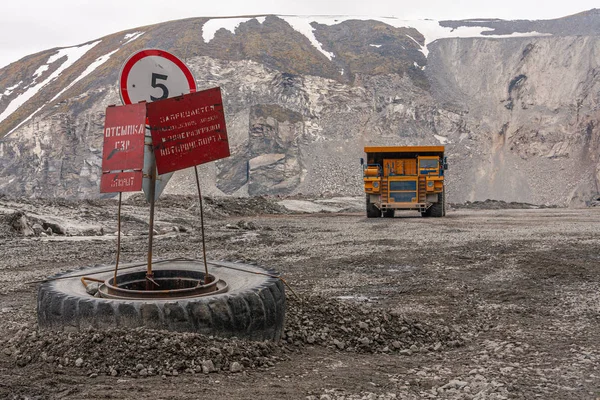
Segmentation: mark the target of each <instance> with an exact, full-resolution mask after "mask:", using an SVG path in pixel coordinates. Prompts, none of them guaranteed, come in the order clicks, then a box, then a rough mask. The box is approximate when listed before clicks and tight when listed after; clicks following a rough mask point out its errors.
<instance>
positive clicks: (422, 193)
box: [419, 175, 427, 203]
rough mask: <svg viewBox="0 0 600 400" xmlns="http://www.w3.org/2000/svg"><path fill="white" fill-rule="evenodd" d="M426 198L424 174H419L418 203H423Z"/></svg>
mask: <svg viewBox="0 0 600 400" xmlns="http://www.w3.org/2000/svg"><path fill="white" fill-rule="evenodd" d="M426 199H427V182H426V180H425V176H424V175H419V203H425V200H426Z"/></svg>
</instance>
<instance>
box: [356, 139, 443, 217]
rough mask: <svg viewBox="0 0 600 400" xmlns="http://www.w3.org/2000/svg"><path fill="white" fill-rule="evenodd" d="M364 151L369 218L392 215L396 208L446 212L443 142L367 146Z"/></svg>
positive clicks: (424, 212) (436, 214)
mask: <svg viewBox="0 0 600 400" xmlns="http://www.w3.org/2000/svg"><path fill="white" fill-rule="evenodd" d="M365 153H366V154H367V159H366V162H365V160H364V159H361V164H362V167H363V179H364V184H365V193H366V197H367V217H368V218H379V217H381V216H384V217H386V218H391V217H393V216H394V212H395V211H396V210H416V211H419V212H420V213H421V215H422V216H423V217H443V216H444V215H446V202H445V197H446V196H445V187H444V171H445V170H446V169H448V164H447V163H446V157H445V156H444V146H389V147H387V146H386V147H365Z"/></svg>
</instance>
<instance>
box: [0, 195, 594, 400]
mask: <svg viewBox="0 0 600 400" xmlns="http://www.w3.org/2000/svg"><path fill="white" fill-rule="evenodd" d="M164 200H165V201H159V202H158V203H157V218H156V219H157V223H156V227H155V229H156V236H155V244H154V254H155V257H157V258H171V257H196V258H201V255H202V253H201V237H200V236H199V232H200V226H199V213H198V207H197V204H196V199H194V198H193V197H168V198H166V199H164ZM281 200H282V199H269V198H258V199H240V200H235V199H226V200H224V199H207V201H205V217H206V221H205V222H206V239H207V251H208V257H209V259H222V260H229V261H236V260H238V261H243V262H250V263H258V264H261V265H264V266H267V267H270V268H275V269H277V270H278V271H280V272H281V273H282V275H283V277H284V278H285V279H286V281H287V282H288V283H289V284H290V286H291V287H292V288H293V290H294V293H296V294H297V296H295V295H294V294H293V293H292V292H291V291H289V290H288V293H287V295H288V300H287V301H288V310H287V315H286V326H285V334H284V338H283V339H282V341H281V342H280V343H256V342H246V341H242V340H237V339H235V338H233V339H222V338H217V337H206V336H201V335H196V334H190V333H173V332H162V331H152V330H147V329H137V330H132V331H122V330H113V331H108V332H98V331H86V332H68V333H57V332H48V331H38V329H37V326H36V309H35V307H36V294H37V284H35V283H30V282H32V281H37V280H40V279H44V278H46V277H47V276H50V275H53V274H55V273H58V272H61V271H65V270H67V269H72V268H75V267H80V266H84V265H93V264H99V263H103V264H108V263H111V262H114V258H115V244H116V236H115V234H114V232H115V231H116V211H117V204H116V202H114V201H112V200H101V201H81V202H74V201H63V200H25V199H8V198H6V197H5V198H2V199H0V246H1V248H0V250H1V251H2V254H3V255H4V256H3V257H2V258H1V259H0V271H1V273H0V313H1V317H2V322H3V323H2V324H0V332H1V335H2V338H3V339H4V340H3V346H2V350H1V351H0V378H1V379H0V398H7V399H81V398H90V399H108V398H110V399H130V398H132V396H133V393H135V398H138V399H157V398H158V399H180V398H183V397H189V398H198V397H209V396H210V397H211V398H223V399H247V398H249V397H256V398H277V399H280V398H289V399H311V400H312V399H423V398H425V399H426V398H435V399H532V398H542V399H599V398H600V371H599V370H598V368H599V365H600V363H599V361H600V350H598V342H599V339H600V329H599V328H600V290H599V288H600V268H599V267H598V261H599V259H600V255H599V254H600V233H599V232H600V229H599V228H600V209H598V208H597V207H595V208H587V209H556V208H538V207H530V206H529V205H527V207H523V208H518V207H517V208H515V207H516V206H515V205H506V208H502V204H500V203H494V204H493V207H488V206H489V205H490V204H488V205H487V206H485V207H482V206H475V207H474V206H472V205H468V204H467V205H465V207H460V206H455V207H454V208H453V209H452V210H450V212H449V213H448V216H447V217H446V218H439V219H433V218H427V219H426V218H421V217H419V216H418V214H417V213H400V214H401V215H400V216H398V217H396V218H394V219H386V218H382V219H367V218H365V216H364V215H363V213H362V212H361V213H358V212H356V213H353V212H348V209H346V210H344V211H342V212H328V213H292V212H290V211H289V210H286V209H285V208H284V207H282V205H281V204H280V203H281ZM303 201H309V200H308V199H303ZM319 202H320V204H322V202H323V199H319ZM338 202H339V200H338ZM488 203H489V202H488ZM341 208H343V207H341ZM490 208H491V209H490ZM306 209H311V208H310V207H308V208H306ZM147 212H148V211H147V206H146V205H144V203H143V201H141V199H137V198H130V199H128V200H127V201H126V202H125V203H124V206H123V232H124V236H123V240H122V253H121V260H122V261H123V262H129V261H139V260H143V259H144V258H145V250H146V247H147V234H148V232H147V231H148V226H147V223H146V220H147Z"/></svg>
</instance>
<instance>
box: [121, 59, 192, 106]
mask: <svg viewBox="0 0 600 400" xmlns="http://www.w3.org/2000/svg"><path fill="white" fill-rule="evenodd" d="M149 56H159V57H164V58H166V59H167V60H169V61H171V62H172V63H173V64H175V65H177V66H178V67H179V69H180V70H181V72H183V74H184V75H185V77H186V79H187V81H188V85H189V86H190V93H195V92H196V80H195V79H194V76H193V75H192V72H191V71H190V69H189V68H188V67H187V65H185V64H184V63H183V61H181V60H180V59H179V58H177V57H175V56H174V55H173V54H171V53H169V52H168V51H164V50H158V49H146V50H140V51H138V52H137V53H134V54H133V55H132V56H130V57H129V58H128V59H127V61H125V64H124V65H123V69H122V70H121V74H120V75H119V89H120V90H121V100H122V101H123V104H131V99H130V98H129V93H128V91H127V78H129V72H131V68H133V66H134V65H135V63H137V62H138V61H140V60H141V59H142V58H145V57H149Z"/></svg>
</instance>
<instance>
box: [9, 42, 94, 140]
mask: <svg viewBox="0 0 600 400" xmlns="http://www.w3.org/2000/svg"><path fill="white" fill-rule="evenodd" d="M98 43H100V40H98V41H96V42H93V43H89V44H85V45H82V46H76V47H67V48H63V49H59V50H58V51H57V52H56V53H55V54H53V55H52V56H50V57H49V58H48V61H46V64H45V65H46V66H49V65H50V64H53V63H55V62H56V61H58V60H60V59H62V58H63V57H66V59H65V61H64V62H63V63H62V64H61V65H60V67H58V68H57V69H56V71H54V72H53V73H52V74H51V75H50V76H49V77H48V78H46V79H45V80H44V81H42V82H41V83H38V84H37V85H35V86H33V87H30V88H29V89H27V91H25V92H24V93H22V94H21V95H20V96H18V97H17V98H15V99H13V101H11V102H10V104H9V105H8V106H7V107H6V109H5V110H4V111H3V112H2V114H0V122H2V121H3V120H5V119H6V118H8V117H9V116H10V115H11V114H12V113H13V112H15V111H16V110H17V109H18V108H19V107H21V106H22V105H23V104H24V103H25V102H26V101H27V100H29V99H31V98H32V97H33V96H35V95H36V94H37V92H39V91H40V89H42V88H43V87H44V86H46V85H47V84H48V83H50V82H51V81H53V80H54V79H56V78H57V77H58V76H59V75H60V74H61V73H62V72H63V71H64V70H65V69H67V68H69V67H70V66H71V65H73V64H74V63H75V62H76V61H77V60H79V59H80V58H81V57H82V56H83V55H84V54H85V53H87V52H88V51H89V50H90V49H91V48H92V47H94V46H96V45H97V44H98ZM40 68H41V67H40ZM40 68H38V70H37V71H36V73H37V72H38V71H39V70H40ZM35 78H36V76H35V75H34V79H35ZM38 111H39V109H38V110H36V111H35V112H34V113H33V114H31V115H30V116H29V117H27V118H26V119H24V120H23V121H21V123H20V124H19V125H18V126H17V127H15V128H14V129H13V130H11V131H10V132H9V134H10V133H12V132H14V131H15V129H17V128H18V127H19V126H21V125H23V124H24V123H25V122H26V121H28V120H29V119H30V118H31V117H33V115H34V114H35V113H37V112H38Z"/></svg>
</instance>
